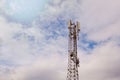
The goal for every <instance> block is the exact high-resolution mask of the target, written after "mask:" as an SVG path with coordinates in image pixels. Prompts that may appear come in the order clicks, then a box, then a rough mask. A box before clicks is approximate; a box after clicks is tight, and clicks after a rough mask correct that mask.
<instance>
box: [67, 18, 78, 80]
mask: <svg viewBox="0 0 120 80" xmlns="http://www.w3.org/2000/svg"><path fill="white" fill-rule="evenodd" d="M68 30H69V39H68V72H67V80H79V73H78V67H79V58H78V57H77V40H78V39H79V32H80V23H79V22H76V23H72V21H71V20H70V21H69V25H68Z"/></svg>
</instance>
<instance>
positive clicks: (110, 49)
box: [0, 0, 120, 80]
mask: <svg viewBox="0 0 120 80" xmlns="http://www.w3.org/2000/svg"><path fill="white" fill-rule="evenodd" d="M119 7H120V1H119V0H114V1H113V0H81V1H80V0H71V1H70V0H64V1H63V0H56V1H53V2H50V4H48V5H47V7H46V14H44V15H42V16H40V23H39V25H41V26H39V25H36V23H37V22H35V24H32V26H31V27H29V28H26V27H24V26H23V25H21V24H17V23H10V22H9V21H7V19H5V18H4V17H3V16H0V38H1V39H0V40H1V43H4V44H5V45H4V44H3V45H4V47H2V48H1V46H0V49H2V50H1V52H2V57H1V59H5V60H9V61H11V62H12V61H13V62H12V63H14V64H19V66H17V67H15V69H14V70H13V69H12V70H11V71H12V73H9V74H10V76H9V79H10V78H13V79H14V80H34V79H36V80H38V79H45V80H48V78H51V80H56V79H58V80H60V79H64V80H65V78H66V70H67V69H66V67H67V62H66V60H67V59H66V57H67V55H66V54H67V38H66V37H63V36H61V35H60V36H58V37H57V38H51V39H46V36H48V35H51V34H52V35H53V33H51V31H50V29H51V28H53V26H51V25H52V24H51V22H57V18H59V17H60V18H62V19H64V20H68V19H70V18H74V19H73V20H77V19H78V20H80V21H81V32H82V33H86V34H87V38H86V39H87V40H88V41H89V40H92V41H95V42H101V41H103V42H104V41H105V42H104V43H100V44H99V45H96V47H95V48H93V50H91V51H90V52H89V54H87V51H85V50H83V51H82V50H81V49H80V48H79V52H78V53H79V57H80V62H81V63H80V64H81V67H80V79H81V80H88V79H89V80H119V79H120V77H119V75H120V72H119V69H120V64H119V60H120V57H119V56H120V55H119V51H120V47H119V45H118V44H120V43H119V36H120V27H119V26H120V24H119V22H120V21H119V20H120V17H119V14H120V11H119ZM41 22H42V23H41ZM66 22H67V21H66ZM44 24H46V25H47V26H48V27H47V29H45V28H44ZM54 24H55V23H54ZM66 24H67V23H66ZM3 26H4V27H3ZM63 26H64V25H63ZM55 27H58V25H57V26H56V25H55V26H54V28H55ZM44 29H45V30H44ZM60 29H61V28H60ZM62 29H65V28H62ZM47 31H48V32H47ZM16 33H20V34H21V35H20V36H17V38H19V39H18V40H16V39H13V38H12V37H13V36H14V35H15V34H16ZM58 33H60V31H59V30H58ZM28 36H33V37H34V39H35V41H33V43H31V42H30V41H29V40H28ZM81 38H82V37H81ZM81 38H80V39H81ZM1 43H0V44H1ZM1 69H3V68H1ZM3 70H6V68H5V69H3ZM50 73H51V75H50ZM3 74H4V71H2V75H0V78H3V79H4V78H5V77H6V76H4V75H3ZM53 74H54V75H53ZM33 78H34V79H33ZM7 80H8V79H7ZM49 80H50V79H49Z"/></svg>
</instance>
